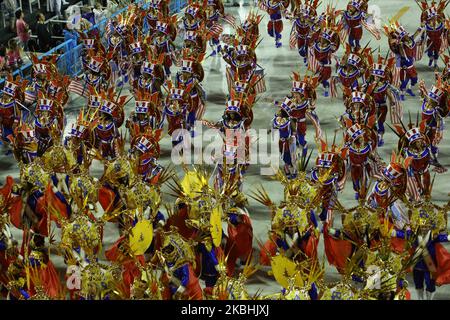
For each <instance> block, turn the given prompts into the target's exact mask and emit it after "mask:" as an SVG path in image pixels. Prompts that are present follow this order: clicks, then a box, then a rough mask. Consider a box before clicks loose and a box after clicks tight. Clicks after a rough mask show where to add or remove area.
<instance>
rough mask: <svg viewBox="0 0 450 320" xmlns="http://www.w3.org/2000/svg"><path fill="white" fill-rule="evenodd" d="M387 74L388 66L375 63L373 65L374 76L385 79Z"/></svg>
mask: <svg viewBox="0 0 450 320" xmlns="http://www.w3.org/2000/svg"><path fill="white" fill-rule="evenodd" d="M385 73H386V66H385V65H383V64H380V63H374V64H373V65H372V75H374V76H376V77H384V75H385Z"/></svg>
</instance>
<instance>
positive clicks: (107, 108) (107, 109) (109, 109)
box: [100, 101, 117, 116]
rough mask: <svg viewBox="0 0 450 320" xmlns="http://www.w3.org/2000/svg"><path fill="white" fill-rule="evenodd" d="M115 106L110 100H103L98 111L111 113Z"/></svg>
mask: <svg viewBox="0 0 450 320" xmlns="http://www.w3.org/2000/svg"><path fill="white" fill-rule="evenodd" d="M116 108H117V104H115V103H114V102H111V101H105V102H103V104H102V106H101V107H100V112H103V113H106V114H109V115H111V116H112V115H113V113H114V110H115V109H116Z"/></svg>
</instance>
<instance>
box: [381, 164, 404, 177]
mask: <svg viewBox="0 0 450 320" xmlns="http://www.w3.org/2000/svg"><path fill="white" fill-rule="evenodd" d="M383 175H384V176H385V177H386V178H388V180H391V181H392V180H395V179H398V178H400V177H401V176H402V175H403V170H402V168H401V167H400V165H398V164H396V163H391V164H389V165H388V166H387V167H386V168H385V169H384V170H383Z"/></svg>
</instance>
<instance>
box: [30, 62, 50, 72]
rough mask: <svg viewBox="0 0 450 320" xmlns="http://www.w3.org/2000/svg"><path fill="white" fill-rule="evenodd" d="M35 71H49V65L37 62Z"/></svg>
mask: <svg viewBox="0 0 450 320" xmlns="http://www.w3.org/2000/svg"><path fill="white" fill-rule="evenodd" d="M33 71H34V73H35V74H42V73H46V72H47V65H46V64H44V63H37V64H35V65H33Z"/></svg>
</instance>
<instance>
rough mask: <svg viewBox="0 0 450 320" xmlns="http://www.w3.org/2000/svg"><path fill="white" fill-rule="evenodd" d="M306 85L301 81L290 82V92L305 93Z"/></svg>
mask: <svg viewBox="0 0 450 320" xmlns="http://www.w3.org/2000/svg"><path fill="white" fill-rule="evenodd" d="M305 90H306V83H305V82H302V81H292V90H291V91H292V92H299V93H305Z"/></svg>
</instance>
